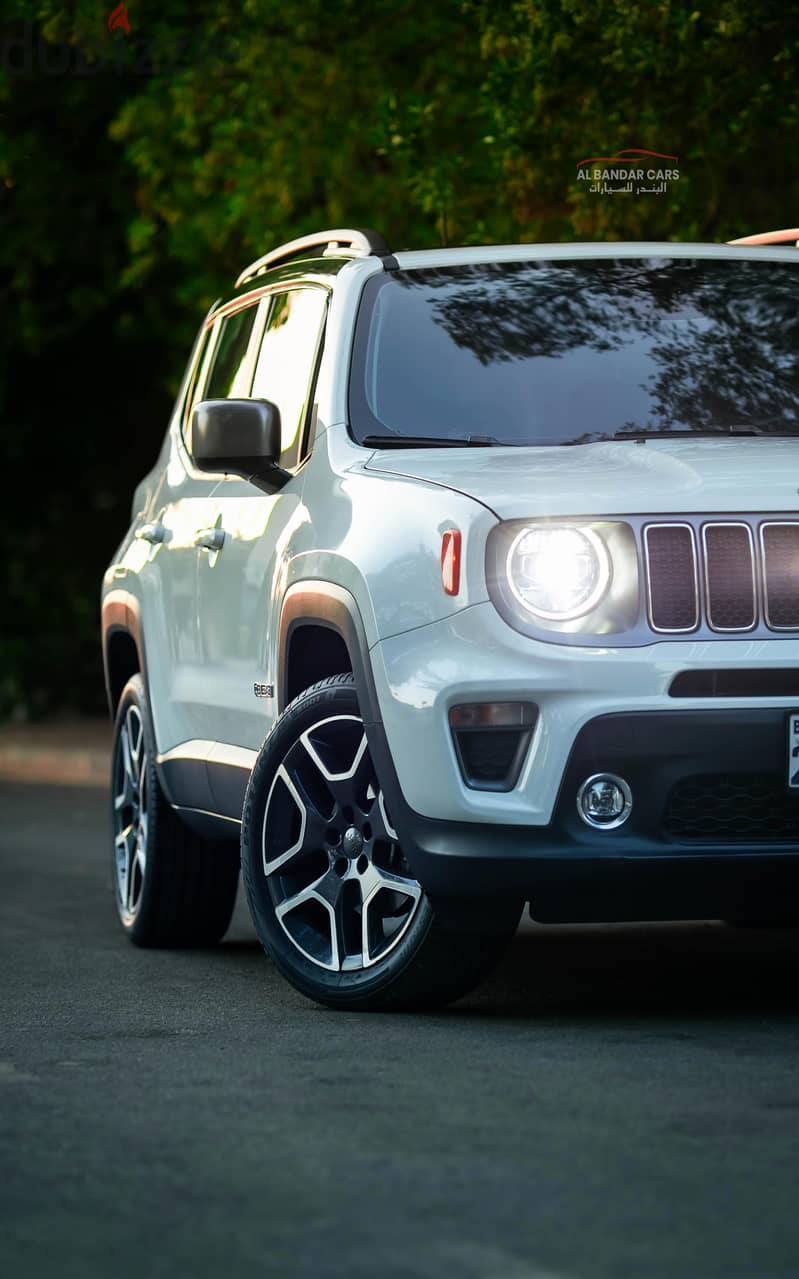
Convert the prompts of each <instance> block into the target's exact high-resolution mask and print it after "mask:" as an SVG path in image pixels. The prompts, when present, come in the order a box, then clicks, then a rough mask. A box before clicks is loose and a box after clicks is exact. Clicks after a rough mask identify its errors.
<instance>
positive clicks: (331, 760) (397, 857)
mask: <svg viewBox="0 0 799 1279" xmlns="http://www.w3.org/2000/svg"><path fill="white" fill-rule="evenodd" d="M241 861H242V873H243V877H244V885H245V889H246V892H247V899H248V902H249V906H250V912H251V914H252V918H253V923H254V925H255V930H256V932H257V934H258V937H259V939H260V941H261V943H262V945H263V947H264V949H265V950H266V952H267V954H268V955H269V956H270V958H271V959H272V960H273V962H274V963H275V965H276V967H277V968H278V969H279V970H280V972H281V973H282V974H283V976H284V977H286V978H287V980H288V981H289V982H290V983H291V984H292V985H293V986H294V987H295V988H296V989H297V990H299V991H301V992H302V993H303V994H304V995H308V996H309V997H310V998H311V999H314V1000H316V1002H317V1003H320V1004H324V1005H325V1006H327V1007H329V1008H339V1009H351V1010H354V1011H373V1010H393V1009H407V1008H433V1007H440V1006H442V1005H444V1004H448V1003H451V1002H452V1001H453V1000H455V999H459V998H460V997H461V996H462V995H465V994H467V993H468V992H469V991H470V990H472V989H473V988H474V987H475V986H476V985H478V983H479V982H480V981H481V980H482V979H483V978H484V977H485V976H486V975H487V973H488V972H489V971H490V970H491V969H492V968H493V967H494V965H495V964H496V963H497V961H498V960H499V959H500V957H501V955H502V953H503V951H504V950H505V947H506V946H507V944H508V942H509V940H510V938H511V937H512V936H513V933H514V932H515V929H516V926H517V924H518V922H519V916H520V914H521V908H522V905H523V903H522V902H510V903H508V902H499V903H493V902H491V901H488V902H486V901H479V902H474V903H465V902H457V901H446V902H433V901H432V900H431V899H430V898H429V897H428V895H427V894H426V893H425V892H424V890H423V888H422V887H421V885H420V884H419V883H418V882H417V881H416V879H414V877H413V872H412V870H411V868H410V867H409V865H408V863H407V861H406V860H405V858H404V856H403V854H402V849H401V847H400V843H399V838H398V836H397V834H396V832H395V831H394V830H393V827H392V825H391V819H390V817H389V815H388V813H387V811H386V807H385V803H384V800H383V793H382V789H381V786H380V782H379V779H378V778H377V774H376V771H375V767H374V763H373V761H372V759H371V755H370V752H369V747H368V743H367V740H366V735H365V730H364V725H363V721H362V719H361V716H360V711H359V708H358V700H357V697H356V694H355V685H354V681H353V678H352V676H351V675H333V676H331V677H329V678H327V679H323V680H320V681H319V683H317V684H314V685H313V686H312V687H311V688H309V689H307V690H306V691H305V692H303V693H301V694H300V696H299V697H297V698H296V699H295V701H293V702H292V703H291V705H290V706H288V707H287V708H286V710H285V711H284V712H283V714H282V715H281V716H280V718H279V720H278V721H277V723H276V724H275V727H274V728H273V730H272V732H271V733H270V734H269V736H268V737H267V739H266V741H265V742H264V745H263V746H262V748H261V751H260V754H259V756H258V760H257V762H256V764H255V767H254V769H253V772H252V776H251V778H250V783H249V786H248V789H247V795H246V798H245V801H244V816H243V822H242V832H241Z"/></svg>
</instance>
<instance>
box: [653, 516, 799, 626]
mask: <svg viewBox="0 0 799 1279" xmlns="http://www.w3.org/2000/svg"><path fill="white" fill-rule="evenodd" d="M694 525H695V527H694ZM643 549H644V564H645V569H646V588H647V603H648V611H649V622H650V625H651V627H652V629H653V630H655V631H659V632H661V633H662V634H672V635H674V634H680V633H682V634H689V633H690V632H692V631H696V630H698V629H699V628H700V626H701V624H702V622H703V621H704V622H705V623H706V624H707V626H708V627H709V628H710V629H711V630H712V631H716V632H722V633H736V632H745V631H752V630H754V629H755V628H756V627H757V626H758V624H759V623H761V622H762V623H763V624H764V625H765V626H766V627H768V628H769V629H770V630H772V631H799V521H789V520H780V521H769V520H766V521H763V522H762V523H760V525H759V527H758V522H757V520H753V521H751V522H747V521H745V520H743V519H739V520H708V521H704V522H700V521H699V520H694V522H693V523H688V522H685V523H677V522H670V523H666V522H664V523H655V524H647V525H646V527H645V528H644V531H643Z"/></svg>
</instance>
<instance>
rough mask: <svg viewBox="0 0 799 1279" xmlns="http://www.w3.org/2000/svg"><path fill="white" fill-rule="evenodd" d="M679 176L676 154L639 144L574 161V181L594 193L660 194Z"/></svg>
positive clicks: (678, 160) (678, 159) (678, 162)
mask: <svg viewBox="0 0 799 1279" xmlns="http://www.w3.org/2000/svg"><path fill="white" fill-rule="evenodd" d="M679 177H680V157H679V156H676V155H666V154H665V153H664V152H662V151H646V150H644V149H643V148H642V147H628V148H627V149H626V150H624V151H617V152H616V154H615V155H594V156H587V157H586V159H584V160H578V161H577V181H578V182H587V183H589V187H588V190H589V191H590V192H591V193H592V194H593V195H663V194H664V193H665V192H666V191H668V189H669V187H670V185H671V183H672V182H678V181H679Z"/></svg>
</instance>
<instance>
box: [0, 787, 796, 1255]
mask: <svg viewBox="0 0 799 1279" xmlns="http://www.w3.org/2000/svg"><path fill="white" fill-rule="evenodd" d="M0 806H1V807H0V811H1V812H2V823H1V825H2V837H1V842H0V849H1V850H2V851H1V852H0V949H1V952H2V953H1V954H0V1133H1V1137H0V1270H1V1271H2V1273H3V1274H4V1275H8V1276H14V1279H20V1277H22V1279H26V1277H27V1276H32V1275H36V1276H38V1275H42V1276H45V1275H46V1276H48V1279H49V1277H50V1276H53V1275H57V1276H59V1279H68V1277H71V1276H92V1277H94V1276H97V1277H98V1279H108V1277H110V1276H112V1277H114V1279H124V1277H126V1276H128V1275H130V1276H135V1277H136V1279H141V1277H142V1276H146V1277H147V1279H160V1277H161V1276H176V1275H187V1276H205V1275H214V1276H217V1275H219V1276H239V1275H241V1276H245V1275H247V1276H248V1279H251V1277H252V1276H253V1275H261V1276H263V1275H268V1276H272V1275H274V1276H281V1279H290V1277H292V1276H302V1277H303V1279H305V1277H306V1276H307V1277H308V1279H311V1276H313V1277H317V1276H321V1277H323V1279H326V1277H327V1276H341V1277H342V1279H344V1277H345V1276H346V1277H347V1279H361V1277H363V1279H367V1277H368V1279H414V1277H415V1276H424V1277H425V1279H427V1277H428V1276H429V1277H430V1279H433V1277H435V1279H438V1277H439V1276H453V1277H454V1279H544V1277H545V1276H546V1277H547V1279H551V1277H557V1279H604V1277H605V1276H614V1277H617V1276H618V1277H620V1279H622V1277H623V1279H627V1277H629V1279H648V1277H650V1276H652V1277H655V1276H656V1277H657V1279H661V1277H663V1279H666V1277H668V1279H711V1277H712V1279H715V1277H718V1279H738V1277H741V1279H743V1277H744V1276H745V1277H746V1279H777V1276H780V1277H784V1276H799V1204H797V1189H799V1141H798V1140H797V1136H798V1135H799V1064H798V1063H797V1050H798V1049H799V996H798V995H797V977H799V937H796V936H794V935H792V934H789V933H787V932H781V933H765V932H759V931H753V932H749V931H747V932H737V931H733V930H730V929H727V928H724V927H723V926H721V925H714V924H704V925H692V926H677V925H668V926H665V925H661V926H658V927H649V928H647V927H643V926H640V927H639V926H633V927H630V926H628V927H624V928H612V929H609V928H605V929H588V928H581V929H565V928H559V929H550V930H543V929H536V928H533V927H532V926H530V925H527V926H526V927H523V928H522V930H521V931H520V933H519V934H518V936H517V938H516V940H515V942H514V944H513V946H512V948H511V950H510V952H509V954H508V957H507V960H506V962H505V963H504V964H503V966H502V967H501V969H500V970H499V971H498V972H497V974H496V975H495V976H494V977H493V978H492V979H491V980H490V981H488V982H487V983H486V984H485V985H484V986H483V987H482V988H481V989H480V991H479V992H478V993H477V994H476V995H474V996H472V997H470V998H468V999H466V1000H463V1001H462V1002H461V1003H460V1004H458V1005H456V1006H455V1007H454V1008H453V1009H451V1010H450V1011H448V1012H447V1013H445V1014H441V1015H436V1016H428V1017H421V1016H418V1017H417V1016H406V1015H402V1016H388V1015H381V1016H376V1015H372V1016H369V1015H361V1014H347V1015H343V1014H337V1013H332V1012H327V1011H324V1010H322V1009H319V1008H317V1007H315V1006H314V1005H312V1004H310V1003H308V1002H307V1001H306V1000H305V999H303V998H302V997H301V996H300V995H297V994H295V993H294V992H293V991H292V990H291V989H290V988H288V987H287V986H286V985H285V984H284V983H283V982H282V981H281V980H280V979H279V978H278V976H277V975H276V973H275V972H274V971H273V969H272V968H271V966H270V964H269V963H268V962H267V960H266V959H265V958H264V956H263V954H262V952H261V951H260V949H259V947H258V946H257V944H256V942H255V940H254V936H253V933H252V930H251V928H250V926H249V922H248V920H247V917H246V914H245V913H244V911H243V910H241V909H239V910H237V914H236V918H235V921H234V926H233V927H232V929H231V932H230V934H229V937H228V939H227V940H226V942H225V944H224V945H223V946H221V947H220V948H218V949H217V950H215V951H204V952H200V951H196V952H193V953H185V952H184V953H165V952H152V951H151V952H144V951H136V950H135V949H134V948H133V947H131V946H130V945H129V944H128V942H127V941H126V940H125V939H124V938H123V937H122V936H121V934H120V932H119V930H118V927H117V924H116V920H115V917H114V911H113V905H112V900H111V896H110V889H109V872H108V866H107V850H106V802H105V796H104V794H103V792H102V791H101V790H98V789H95V790H89V789H82V788H79V787H75V786H73V787H64V788H61V789H58V788H50V789H48V788H45V787H42V786H37V785H33V784H29V785H8V784H7V785H3V786H2V787H0Z"/></svg>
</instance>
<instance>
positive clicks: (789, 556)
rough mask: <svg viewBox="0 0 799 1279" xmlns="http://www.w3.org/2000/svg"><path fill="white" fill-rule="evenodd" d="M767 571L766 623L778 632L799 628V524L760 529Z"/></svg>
mask: <svg viewBox="0 0 799 1279" xmlns="http://www.w3.org/2000/svg"><path fill="white" fill-rule="evenodd" d="M760 536H761V540H762V546H763V559H764V563H765V571H766V600H765V604H766V621H767V622H768V624H769V626H771V627H773V628H775V629H778V630H795V629H796V628H797V627H799V591H797V589H796V583H797V578H798V577H799V524H764V525H763V527H762V529H761V530H760Z"/></svg>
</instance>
